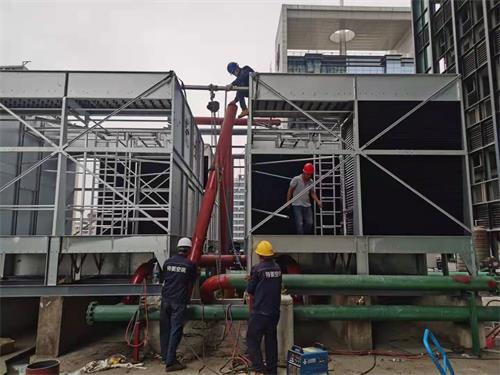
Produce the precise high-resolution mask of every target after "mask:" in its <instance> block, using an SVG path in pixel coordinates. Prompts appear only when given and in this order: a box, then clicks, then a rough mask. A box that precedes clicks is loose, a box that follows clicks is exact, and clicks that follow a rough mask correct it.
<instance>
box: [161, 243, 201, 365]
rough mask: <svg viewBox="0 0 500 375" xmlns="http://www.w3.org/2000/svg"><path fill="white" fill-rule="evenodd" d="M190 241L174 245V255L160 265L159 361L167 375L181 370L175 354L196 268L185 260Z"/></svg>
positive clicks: (189, 248)
mask: <svg viewBox="0 0 500 375" xmlns="http://www.w3.org/2000/svg"><path fill="white" fill-rule="evenodd" d="M191 246H192V244H191V240H190V239H189V238H186V237H184V238H181V239H180V240H179V242H178V243H177V255H174V256H172V257H171V258H169V259H167V260H166V261H165V263H164V264H163V275H164V281H163V288H162V291H161V294H162V298H161V310H160V346H161V358H162V360H163V361H164V362H165V364H166V366H165V370H166V371H167V372H171V371H179V370H184V369H185V368H186V366H185V365H183V364H182V363H180V362H179V361H178V360H177V358H176V356H175V353H176V351H177V347H178V346H179V343H180V342H181V339H182V330H183V328H184V320H185V318H186V311H187V304H188V302H189V298H190V295H189V293H190V291H191V290H192V285H193V283H194V282H195V281H196V276H197V273H196V265H195V264H194V263H193V262H191V261H190V260H189V259H187V254H188V253H189V251H190V250H191Z"/></svg>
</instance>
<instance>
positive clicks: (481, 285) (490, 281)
mask: <svg viewBox="0 0 500 375" xmlns="http://www.w3.org/2000/svg"><path fill="white" fill-rule="evenodd" d="M224 276H227V277H228V279H229V282H230V284H231V286H232V287H233V288H235V289H236V290H239V291H243V290H245V289H246V286H247V281H246V279H245V275H232V274H229V275H224ZM459 280H462V282H461V281H459ZM467 281H468V282H467ZM283 287H284V288H285V289H287V290H289V291H293V290H305V289H327V290H339V289H348V290H354V289H358V290H427V291H444V290H448V291H460V290H468V291H481V290H491V289H495V288H496V287H497V282H496V280H495V279H494V278H493V277H488V276H477V277H471V278H467V277H454V276H441V277H439V276H433V277H429V276H378V275H310V274H309V275H283Z"/></svg>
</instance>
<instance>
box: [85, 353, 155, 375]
mask: <svg viewBox="0 0 500 375" xmlns="http://www.w3.org/2000/svg"><path fill="white" fill-rule="evenodd" d="M113 368H127V369H131V368H134V369H139V370H147V367H144V363H135V364H134V363H130V362H127V357H125V356H124V355H122V354H114V355H112V356H110V357H109V358H106V359H101V360H97V361H91V362H89V363H87V364H86V365H85V366H83V367H82V368H81V369H80V370H79V371H77V373H85V374H92V373H94V372H98V371H104V370H109V369H113Z"/></svg>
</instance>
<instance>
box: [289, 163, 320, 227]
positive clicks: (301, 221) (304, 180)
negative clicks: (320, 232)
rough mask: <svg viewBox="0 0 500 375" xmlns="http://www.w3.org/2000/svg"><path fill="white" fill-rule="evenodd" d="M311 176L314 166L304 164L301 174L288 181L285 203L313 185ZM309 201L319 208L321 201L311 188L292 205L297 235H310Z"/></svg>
mask: <svg viewBox="0 0 500 375" xmlns="http://www.w3.org/2000/svg"><path fill="white" fill-rule="evenodd" d="M313 174H314V166H313V165H312V164H311V163H306V164H305V165H304V168H303V170H302V174H300V175H298V176H295V177H294V178H292V181H290V187H289V188H288V193H287V197H286V199H287V202H289V201H290V200H292V198H294V197H296V196H297V195H299V194H300V193H301V192H302V191H304V190H305V189H307V188H308V187H309V186H310V185H312V184H313V180H312V175H313ZM311 199H313V200H314V201H315V202H316V204H317V205H318V206H319V207H321V201H320V200H319V198H318V196H317V195H316V192H315V191H314V189H313V188H311V189H310V190H309V192H307V193H304V194H302V195H301V196H300V197H298V198H297V199H296V200H295V201H293V203H292V210H293V216H294V219H295V229H296V231H297V234H312V226H313V210H312V205H311Z"/></svg>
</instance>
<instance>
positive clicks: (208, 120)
mask: <svg viewBox="0 0 500 375" xmlns="http://www.w3.org/2000/svg"><path fill="white" fill-rule="evenodd" d="M194 121H195V122H196V125H198V126H200V125H213V124H215V125H222V123H223V121H224V119H223V118H222V117H214V118H213V120H212V117H203V116H199V117H195V118H194ZM253 121H254V125H259V124H262V125H266V126H280V125H281V120H278V119H272V120H270V119H263V118H260V119H259V118H254V119H253ZM247 123H248V121H247V119H246V118H239V119H236V120H235V121H234V125H238V126H246V125H247Z"/></svg>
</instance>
